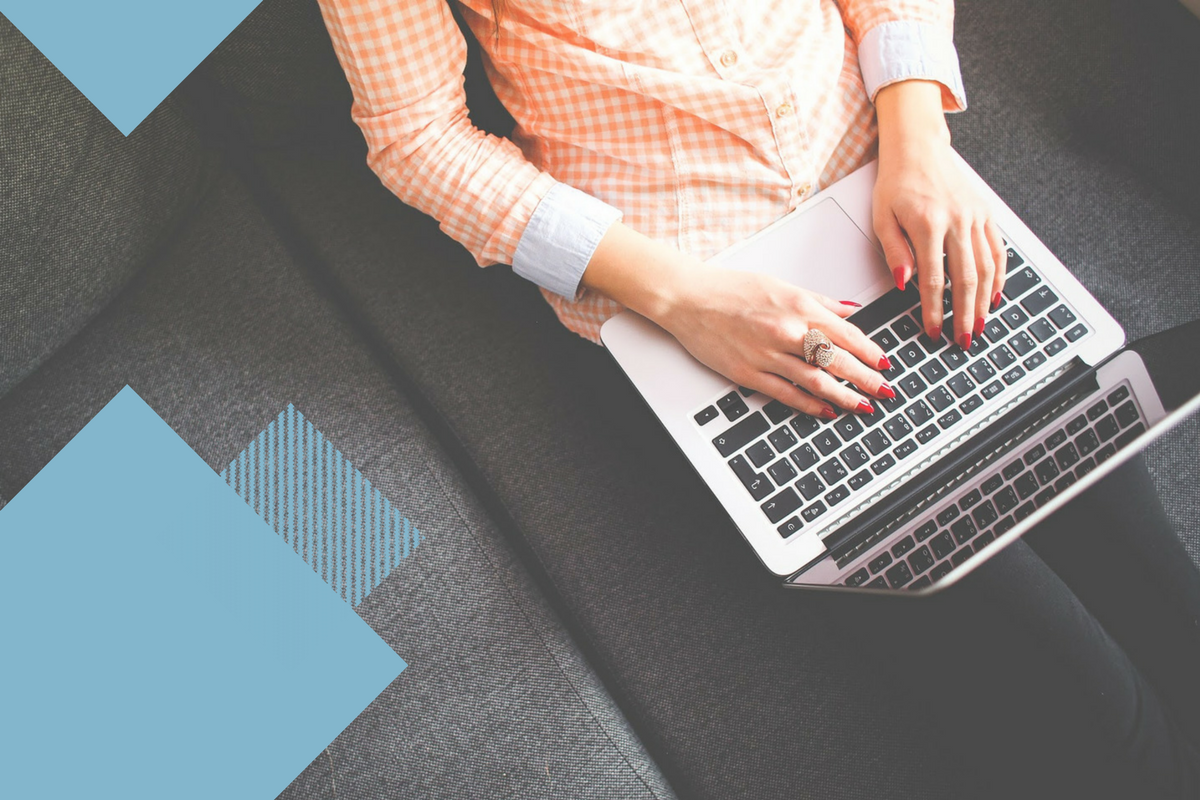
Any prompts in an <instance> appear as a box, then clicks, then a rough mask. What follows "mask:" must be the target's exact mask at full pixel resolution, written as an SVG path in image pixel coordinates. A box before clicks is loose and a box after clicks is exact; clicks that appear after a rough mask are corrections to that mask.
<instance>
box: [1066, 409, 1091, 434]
mask: <svg viewBox="0 0 1200 800" xmlns="http://www.w3.org/2000/svg"><path fill="white" fill-rule="evenodd" d="M1086 427H1087V419H1086V418H1085V417H1084V416H1083V415H1082V414H1080V415H1079V416H1078V417H1076V418H1075V419H1073V420H1071V421H1070V422H1068V423H1067V433H1068V434H1069V435H1071V436H1074V435H1075V434H1077V433H1079V432H1080V431H1081V430H1083V429H1084V428H1086Z"/></svg>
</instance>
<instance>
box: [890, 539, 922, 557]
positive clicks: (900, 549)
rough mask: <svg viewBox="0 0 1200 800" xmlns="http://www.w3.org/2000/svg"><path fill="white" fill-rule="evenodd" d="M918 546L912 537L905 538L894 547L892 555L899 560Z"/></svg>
mask: <svg viewBox="0 0 1200 800" xmlns="http://www.w3.org/2000/svg"><path fill="white" fill-rule="evenodd" d="M916 546H917V543H916V542H914V541H913V538H912V537H911V536H905V537H904V538H903V539H901V540H900V541H898V542H896V543H895V544H894V545H892V555H894V556H895V557H896V558H899V557H900V556H902V555H904V554H905V553H907V552H908V551H909V550H912V549H913V548H914V547H916Z"/></svg>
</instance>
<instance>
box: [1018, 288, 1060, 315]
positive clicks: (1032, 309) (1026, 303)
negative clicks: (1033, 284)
mask: <svg viewBox="0 0 1200 800" xmlns="http://www.w3.org/2000/svg"><path fill="white" fill-rule="evenodd" d="M1057 302H1058V295H1056V294H1055V293H1054V292H1053V291H1051V289H1050V287H1049V286H1039V287H1038V288H1036V289H1034V290H1033V291H1032V292H1030V293H1029V294H1028V295H1026V296H1025V299H1024V300H1022V301H1021V307H1022V308H1024V309H1025V313H1027V314H1029V316H1031V317H1036V316H1037V315H1038V314H1040V313H1042V312H1043V311H1045V310H1046V309H1047V308H1049V307H1050V306H1052V305H1054V304H1055V303H1057Z"/></svg>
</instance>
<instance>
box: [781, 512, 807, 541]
mask: <svg viewBox="0 0 1200 800" xmlns="http://www.w3.org/2000/svg"><path fill="white" fill-rule="evenodd" d="M803 527H804V523H803V522H801V521H800V518H799V517H792V518H791V519H789V520H788V521H787V522H785V523H783V524H782V525H780V526H779V527H778V528H776V529H775V530H777V531H779V535H780V536H782V537H783V538H785V539H786V538H787V537H789V536H791V535H792V534H793V533H795V532H796V531H798V530H800V529H801V528H803Z"/></svg>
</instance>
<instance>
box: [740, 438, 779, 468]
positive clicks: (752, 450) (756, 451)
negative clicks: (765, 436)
mask: <svg viewBox="0 0 1200 800" xmlns="http://www.w3.org/2000/svg"><path fill="white" fill-rule="evenodd" d="M746 456H747V457H749V459H750V461H751V462H752V463H753V464H754V466H756V467H765V466H766V465H767V464H770V463H771V461H773V460H774V459H775V451H774V450H772V449H771V446H770V445H769V444H767V443H766V442H755V443H754V444H752V445H750V447H749V448H747V450H746Z"/></svg>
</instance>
